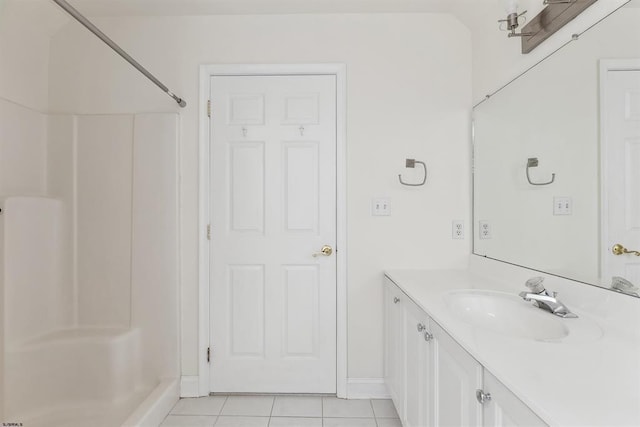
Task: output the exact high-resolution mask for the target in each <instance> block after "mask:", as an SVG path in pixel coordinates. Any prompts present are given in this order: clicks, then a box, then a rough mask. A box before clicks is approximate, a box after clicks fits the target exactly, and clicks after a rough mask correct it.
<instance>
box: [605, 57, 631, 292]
mask: <svg viewBox="0 0 640 427" xmlns="http://www.w3.org/2000/svg"><path fill="white" fill-rule="evenodd" d="M604 84H605V90H604V94H605V96H604V100H603V106H604V111H603V119H604V123H603V129H604V133H603V136H604V138H603V139H604V140H603V153H604V156H605V163H604V168H603V179H604V182H605V185H604V186H603V187H604V188H603V190H604V191H605V192H606V200H607V205H606V206H605V212H606V213H605V217H606V223H605V224H603V225H604V226H603V230H604V233H603V242H602V245H603V246H604V253H603V260H602V261H603V274H602V276H603V277H602V280H603V284H604V285H610V284H611V277H612V276H621V277H624V278H625V279H627V280H629V281H631V282H632V283H633V284H635V285H636V286H639V287H640V257H639V256H635V255H630V254H625V255H614V254H613V251H612V248H613V246H614V245H615V244H621V245H623V246H624V247H626V248H627V249H629V250H634V251H635V250H637V251H640V61H638V67H637V69H635V70H633V69H627V70H619V71H618V70H615V71H614V70H608V71H607V75H606V77H605V80H604Z"/></svg>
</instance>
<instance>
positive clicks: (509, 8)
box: [498, 0, 531, 38]
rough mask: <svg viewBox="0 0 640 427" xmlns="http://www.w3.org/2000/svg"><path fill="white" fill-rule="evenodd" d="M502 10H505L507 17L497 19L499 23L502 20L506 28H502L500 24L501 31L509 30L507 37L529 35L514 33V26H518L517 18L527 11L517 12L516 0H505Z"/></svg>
mask: <svg viewBox="0 0 640 427" xmlns="http://www.w3.org/2000/svg"><path fill="white" fill-rule="evenodd" d="M504 10H505V11H506V12H507V17H506V18H505V19H499V20H498V22H499V23H500V24H502V23H503V22H504V23H505V24H506V28H504V29H503V27H502V25H500V29H501V30H503V31H509V33H508V34H507V37H509V38H511V37H528V36H530V35H531V33H522V32H520V33H516V28H518V26H519V23H518V18H520V17H521V16H523V15H524V14H525V13H527V11H526V10H525V11H524V12H522V13H518V0H505V1H504Z"/></svg>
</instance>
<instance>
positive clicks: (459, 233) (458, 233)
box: [451, 220, 464, 239]
mask: <svg viewBox="0 0 640 427" xmlns="http://www.w3.org/2000/svg"><path fill="white" fill-rule="evenodd" d="M451 238H452V239H464V222H462V221H457V220H453V221H452V222H451Z"/></svg>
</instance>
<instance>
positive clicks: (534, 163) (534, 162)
mask: <svg viewBox="0 0 640 427" xmlns="http://www.w3.org/2000/svg"><path fill="white" fill-rule="evenodd" d="M537 167H538V158H537V157H529V158H528V159H527V181H529V184H531V185H549V184H553V181H555V180H556V174H555V173H552V174H551V181H548V182H532V181H531V178H530V177H529V168H537Z"/></svg>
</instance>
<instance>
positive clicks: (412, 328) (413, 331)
mask: <svg viewBox="0 0 640 427" xmlns="http://www.w3.org/2000/svg"><path fill="white" fill-rule="evenodd" d="M427 334H429V317H428V316H427V315H426V314H425V313H424V311H422V310H421V309H420V308H419V307H418V306H417V305H415V304H414V303H413V302H412V301H409V302H408V303H407V304H406V305H405V337H406V342H405V361H406V362H405V366H406V377H405V378H406V387H405V391H406V396H405V416H404V418H403V421H404V425H405V427H425V426H427V425H428V424H429V406H430V405H429V398H430V397H431V396H430V395H429V392H428V391H429V383H430V378H429V374H430V372H429V371H430V369H429V366H430V364H431V361H432V357H431V343H430V340H431V338H430V335H427Z"/></svg>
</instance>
